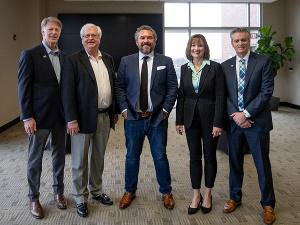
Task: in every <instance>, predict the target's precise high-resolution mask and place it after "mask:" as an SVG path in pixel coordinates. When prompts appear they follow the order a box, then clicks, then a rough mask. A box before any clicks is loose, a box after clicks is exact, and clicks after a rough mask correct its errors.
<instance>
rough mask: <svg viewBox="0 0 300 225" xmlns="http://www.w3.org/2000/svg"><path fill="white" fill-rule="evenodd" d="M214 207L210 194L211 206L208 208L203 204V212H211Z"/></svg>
mask: <svg viewBox="0 0 300 225" xmlns="http://www.w3.org/2000/svg"><path fill="white" fill-rule="evenodd" d="M211 209H212V196H210V207H209V208H206V207H204V206H201V211H202V212H203V214H206V213H209V212H210V211H211Z"/></svg>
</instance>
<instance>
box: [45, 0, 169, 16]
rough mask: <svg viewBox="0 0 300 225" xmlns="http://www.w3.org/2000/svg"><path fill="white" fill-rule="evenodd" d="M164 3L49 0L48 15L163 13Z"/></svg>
mask: <svg viewBox="0 0 300 225" xmlns="http://www.w3.org/2000/svg"><path fill="white" fill-rule="evenodd" d="M163 5H164V4H163V2H135V1H131V2H123V1H121V2H114V1H113V2H110V1H107V2H97V1H90V2H64V1H63V0H47V6H46V9H47V10H46V13H47V15H53V16H57V14H58V13H163Z"/></svg>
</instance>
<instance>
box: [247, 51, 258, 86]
mask: <svg viewBox="0 0 300 225" xmlns="http://www.w3.org/2000/svg"><path fill="white" fill-rule="evenodd" d="M255 65H256V58H255V55H254V54H253V53H250V55H249V60H248V65H247V70H246V76H245V88H246V87H247V85H248V83H249V80H250V78H251V76H252V73H253V70H254V68H255Z"/></svg>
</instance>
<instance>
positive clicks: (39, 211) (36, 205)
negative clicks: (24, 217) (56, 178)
mask: <svg viewBox="0 0 300 225" xmlns="http://www.w3.org/2000/svg"><path fill="white" fill-rule="evenodd" d="M30 212H31V215H32V216H33V217H34V218H36V219H42V218H44V211H43V208H42V206H41V204H40V201H39V200H36V201H34V202H30Z"/></svg>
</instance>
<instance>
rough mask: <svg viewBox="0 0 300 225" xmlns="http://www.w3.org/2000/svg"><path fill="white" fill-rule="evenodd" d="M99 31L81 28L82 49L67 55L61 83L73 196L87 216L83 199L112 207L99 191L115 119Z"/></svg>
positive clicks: (110, 68)
mask: <svg viewBox="0 0 300 225" xmlns="http://www.w3.org/2000/svg"><path fill="white" fill-rule="evenodd" d="M101 35H102V32H101V29H100V27H98V26H96V25H94V24H86V25H84V26H83V27H82V28H81V31H80V36H81V39H82V45H83V47H84V49H83V50H81V51H79V52H77V53H75V54H73V55H71V56H70V57H69V58H68V60H67V62H66V66H65V71H64V72H65V74H66V76H65V77H64V79H63V81H62V88H63V91H62V93H63V94H62V96H63V106H64V112H65V117H66V122H67V132H68V133H69V134H70V135H71V149H72V177H73V196H74V199H75V202H76V207H77V214H78V215H79V216H81V217H86V216H87V215H88V207H87V200H88V196H89V193H91V195H92V198H93V199H95V200H97V201H99V202H101V203H102V204H106V205H112V204H113V201H112V200H111V199H110V197H109V196H108V195H106V194H104V193H103V192H102V173H103V169H104V155H105V150H106V145H107V141H108V138H109V133H110V128H114V124H115V122H116V120H117V116H115V68H114V62H113V59H112V57H111V56H110V55H108V54H106V53H104V52H102V51H99V45H100V39H101ZM88 163H89V164H88Z"/></svg>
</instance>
